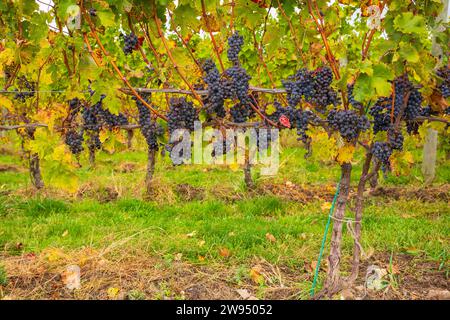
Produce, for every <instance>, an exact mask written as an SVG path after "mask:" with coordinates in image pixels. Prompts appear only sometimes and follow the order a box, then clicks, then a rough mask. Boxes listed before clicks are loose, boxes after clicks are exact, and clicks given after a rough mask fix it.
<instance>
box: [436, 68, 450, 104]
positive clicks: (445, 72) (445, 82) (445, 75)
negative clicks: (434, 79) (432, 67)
mask: <svg viewBox="0 0 450 320" xmlns="http://www.w3.org/2000/svg"><path fill="white" fill-rule="evenodd" d="M437 76H438V77H440V78H442V82H441V84H440V85H439V90H440V91H441V93H442V96H443V97H444V98H448V97H450V68H449V67H448V66H445V67H442V68H440V69H439V70H438V71H437Z"/></svg>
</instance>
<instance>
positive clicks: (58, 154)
mask: <svg viewBox="0 0 450 320" xmlns="http://www.w3.org/2000/svg"><path fill="white" fill-rule="evenodd" d="M52 158H53V160H55V161H58V162H62V163H66V164H71V163H72V155H71V154H70V153H69V152H67V149H66V146H65V145H63V144H62V145H59V146H57V147H56V148H55V149H54V150H53V153H52Z"/></svg>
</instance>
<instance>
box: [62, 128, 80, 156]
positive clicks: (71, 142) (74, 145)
mask: <svg viewBox="0 0 450 320" xmlns="http://www.w3.org/2000/svg"><path fill="white" fill-rule="evenodd" d="M83 140H84V139H83V129H81V130H80V132H76V131H75V130H69V131H67V133H66V135H65V138H64V142H65V144H67V145H68V146H69V149H70V152H71V153H72V154H74V155H79V154H80V153H81V151H83Z"/></svg>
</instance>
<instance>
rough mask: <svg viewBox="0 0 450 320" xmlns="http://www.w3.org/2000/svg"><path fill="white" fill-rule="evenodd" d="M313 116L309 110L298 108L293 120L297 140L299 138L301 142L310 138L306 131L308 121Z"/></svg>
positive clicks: (306, 141) (305, 141)
mask: <svg viewBox="0 0 450 320" xmlns="http://www.w3.org/2000/svg"><path fill="white" fill-rule="evenodd" d="M314 117H315V115H314V114H313V112H312V111H310V110H298V112H297V115H296V119H295V122H294V123H295V127H296V128H297V136H298V138H297V140H300V141H302V142H303V143H308V142H309V141H310V140H311V138H310V137H309V136H308V134H307V133H306V131H307V130H308V124H309V121H311V120H312V119H313V118H314Z"/></svg>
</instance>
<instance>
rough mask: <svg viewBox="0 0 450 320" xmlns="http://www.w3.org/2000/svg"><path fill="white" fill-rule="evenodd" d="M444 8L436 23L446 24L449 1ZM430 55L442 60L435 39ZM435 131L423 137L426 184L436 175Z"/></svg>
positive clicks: (423, 172) (443, 1)
mask: <svg viewBox="0 0 450 320" xmlns="http://www.w3.org/2000/svg"><path fill="white" fill-rule="evenodd" d="M442 3H443V4H444V7H443V9H442V12H441V14H440V15H439V16H438V17H437V18H436V22H440V21H442V22H444V23H447V22H448V15H449V0H442ZM440 28H441V29H442V31H445V26H443V25H442V26H440ZM432 42H433V46H432V53H433V55H434V56H435V57H437V58H438V59H439V60H440V61H442V58H443V50H442V48H441V47H440V46H439V45H438V44H437V43H436V39H435V37H433V39H432ZM437 138H438V137H437V131H436V130H434V129H431V128H429V129H428V131H427V136H426V137H425V144H424V146H423V163H422V174H423V178H424V181H425V183H426V184H429V183H431V182H433V180H434V176H435V173H436V153H437V145H438V144H437Z"/></svg>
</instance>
